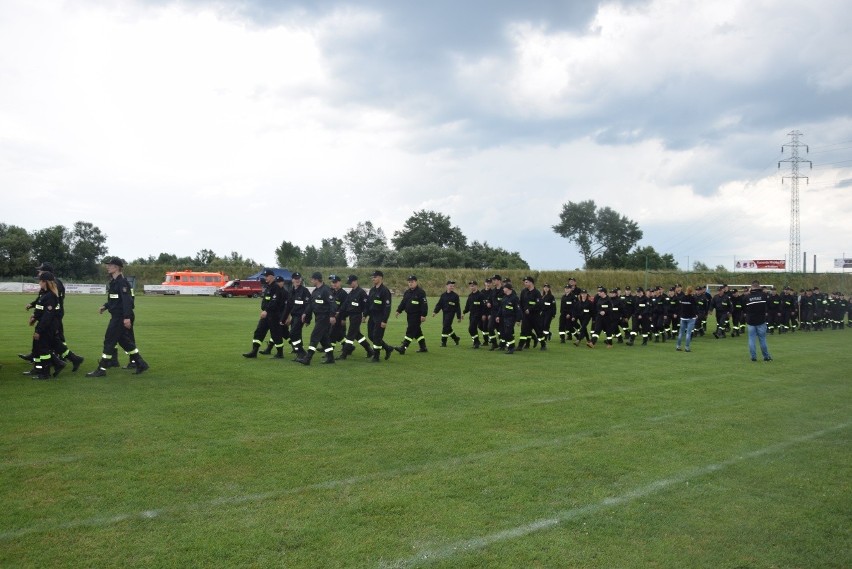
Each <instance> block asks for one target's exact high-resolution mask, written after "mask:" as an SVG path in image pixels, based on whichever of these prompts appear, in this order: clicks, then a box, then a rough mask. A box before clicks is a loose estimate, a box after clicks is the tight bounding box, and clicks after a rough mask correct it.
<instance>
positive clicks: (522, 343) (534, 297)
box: [518, 276, 541, 352]
mask: <svg viewBox="0 0 852 569" xmlns="http://www.w3.org/2000/svg"><path fill="white" fill-rule="evenodd" d="M519 300H520V302H521V335H520V336H519V337H518V351H519V352H520V351H521V350H523V349H524V348H529V347H530V342H533V341H534V342H535V345H538V338H539V336H540V335H541V334H540V331H539V329H538V325H539V318H538V312H539V310H540V309H541V292H539V290H538V289H537V288H535V279H533V278H532V277H529V276H527V277H524V287H523V288H522V289H521V293H520V298H519Z"/></svg>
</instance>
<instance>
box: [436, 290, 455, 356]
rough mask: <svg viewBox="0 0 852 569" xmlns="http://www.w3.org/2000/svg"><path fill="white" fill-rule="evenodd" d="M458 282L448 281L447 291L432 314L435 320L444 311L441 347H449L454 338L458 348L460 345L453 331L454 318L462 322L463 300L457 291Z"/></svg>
mask: <svg viewBox="0 0 852 569" xmlns="http://www.w3.org/2000/svg"><path fill="white" fill-rule="evenodd" d="M455 288H456V281H447V290H445V291H444V292H443V294H441V298H439V299H438V303H437V304H436V305H435V310H434V311H433V312H432V317H433V318H434V317H435V316H436V315H437V314H438V312H441V311H443V312H444V314H443V327H442V328H441V347H442V348H446V347H447V339H448V338H452V339H453V342H455V343H456V346H458V345H459V340H460V338H459V337H458V335H457V334H456V333H455V331H454V330H453V318H455V319H457V320H458V321H459V322H461V318H462V311H461V299H460V298H459V294H458V293H457V292H456V290H455Z"/></svg>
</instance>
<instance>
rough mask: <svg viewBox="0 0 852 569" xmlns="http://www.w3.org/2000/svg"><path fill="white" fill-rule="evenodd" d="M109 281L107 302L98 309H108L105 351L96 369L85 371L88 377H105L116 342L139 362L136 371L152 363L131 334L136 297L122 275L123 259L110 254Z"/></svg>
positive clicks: (138, 371)
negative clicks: (140, 350) (144, 357)
mask: <svg viewBox="0 0 852 569" xmlns="http://www.w3.org/2000/svg"><path fill="white" fill-rule="evenodd" d="M105 264H106V267H107V273H109V276H110V281H109V284H108V285H107V301H106V302H105V303H104V305H103V306H101V308H100V310H99V312H100V313H101V314H103V313H104V312H105V311H106V312H109V315H110V320H109V324H107V330H106V334H105V335H104V351H103V353H102V354H101V359H100V361H99V362H98V367H97V369H95V370H94V371H90V372H89V373H87V374H86V377H104V376H105V375H106V370H107V367H109V362H110V360H111V359H112V357H113V356H112V354H113V350H114V348H115V345H116V344H118V345H119V346H121V347H122V348H123V349H124V351H125V352H127V354H128V355H129V356H130V360H131V361H132V362H133V363H135V364H136V373H137V374H140V373H142V372H144V371H146V370H147V369H148V368H149V367H150V366H149V365H148V362H146V361H145V360H143V359H142V356H141V354H140V353H139V349H138V348H137V347H136V342H135V335H134V334H132V330H133V323H134V321H135V319H136V316H135V315H134V313H133V308H134V299H133V294H132V292H131V289H130V283H128V282H127V279H125V278H124V275H122V274H121V270H122V269H123V268H124V261H123V260H121V259H120V258H119V257H110V258H109V259H107V260H106V261H105Z"/></svg>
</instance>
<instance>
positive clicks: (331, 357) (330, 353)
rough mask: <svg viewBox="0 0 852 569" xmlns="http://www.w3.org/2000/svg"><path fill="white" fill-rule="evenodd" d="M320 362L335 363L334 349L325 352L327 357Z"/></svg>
mask: <svg viewBox="0 0 852 569" xmlns="http://www.w3.org/2000/svg"><path fill="white" fill-rule="evenodd" d="M320 363H324V364H333V363H334V350H329V351H327V352H326V353H325V357H324V358H323V360H322V362H320Z"/></svg>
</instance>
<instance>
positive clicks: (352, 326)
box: [340, 275, 373, 360]
mask: <svg viewBox="0 0 852 569" xmlns="http://www.w3.org/2000/svg"><path fill="white" fill-rule="evenodd" d="M346 282H347V284H348V285H349V286H350V287H352V288H351V289H350V291H349V294H347V295H346V300H345V301H344V303H343V306H342V308H341V309H340V313H341V315H342V316H345V317H346V320H347V321H348V322H349V329H348V330H347V331H346V338H344V340H343V349H342V350H341V353H340V359H341V360H345V359H346V358H347V357H349V354H351V353H352V352H354V351H355V344H356V343H358V344H359V345H361V347H363V348H364V349H365V350H366V351H367V356H368V357H370V358H372V357H373V348H372V347H371V346H370V342H369V341H368V340H367V338H365V337H364V335H363V334H361V322H362V321H363V320H364V315H365V314H366V313H367V309H368V308H369V305H368V302H367V291H365V290H364V289H363V288H361V287H359V286H358V277H356V276H355V275H349V279H348V280H347V281H346Z"/></svg>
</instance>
